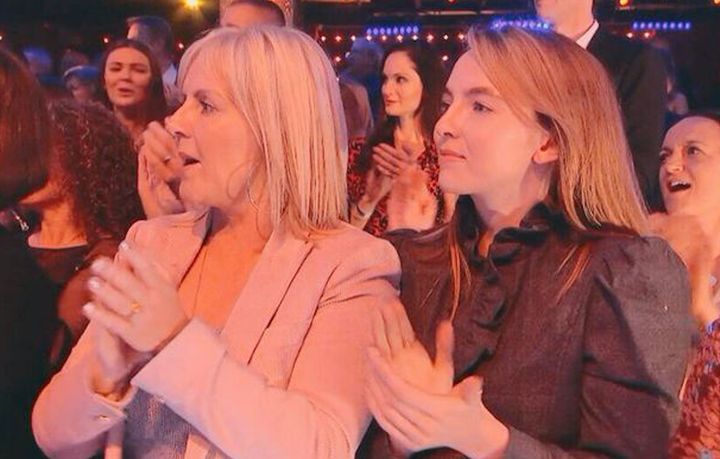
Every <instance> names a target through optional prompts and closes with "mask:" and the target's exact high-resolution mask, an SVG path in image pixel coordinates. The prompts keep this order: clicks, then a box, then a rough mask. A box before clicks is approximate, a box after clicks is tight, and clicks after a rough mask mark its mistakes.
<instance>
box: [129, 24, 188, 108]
mask: <svg viewBox="0 0 720 459" xmlns="http://www.w3.org/2000/svg"><path fill="white" fill-rule="evenodd" d="M126 23H127V27H128V33H127V38H128V39H131V40H137V41H139V42H142V43H144V44H145V45H147V47H148V48H150V50H151V51H152V53H153V55H154V56H155V59H156V60H157V63H158V65H159V66H160V71H161V72H162V81H163V88H164V90H165V98H166V100H167V103H168V106H169V107H170V111H174V110H175V109H176V108H177V107H179V106H180V104H182V100H183V96H182V93H181V92H180V90H179V89H178V87H177V85H176V84H177V67H176V66H175V63H174V55H175V38H174V37H173V32H172V28H171V27H170V24H169V23H168V22H167V21H166V20H165V19H163V18H161V17H159V16H136V17H132V18H129V19H128V20H127V21H126Z"/></svg>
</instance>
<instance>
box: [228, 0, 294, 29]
mask: <svg viewBox="0 0 720 459" xmlns="http://www.w3.org/2000/svg"><path fill="white" fill-rule="evenodd" d="M261 24H265V25H275V26H279V27H282V26H284V25H285V15H284V14H283V11H282V9H280V7H279V6H278V5H277V4H276V3H273V2H271V1H270V0H229V1H228V2H225V3H224V4H223V7H222V9H221V12H220V25H221V26H222V27H247V26H253V25H261Z"/></svg>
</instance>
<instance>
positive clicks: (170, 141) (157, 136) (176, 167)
mask: <svg viewBox="0 0 720 459" xmlns="http://www.w3.org/2000/svg"><path fill="white" fill-rule="evenodd" d="M138 153H140V155H141V156H143V157H145V159H146V160H147V164H148V166H149V168H150V171H151V172H152V173H153V174H155V175H156V176H157V177H158V178H160V179H161V180H162V181H164V182H172V181H176V180H179V179H180V174H181V172H182V159H180V155H179V154H178V148H177V142H176V141H175V138H174V137H173V135H172V134H171V133H170V131H168V130H167V129H166V128H165V127H164V126H163V125H162V124H160V123H158V122H157V121H153V122H152V123H150V124H149V125H148V127H147V129H145V132H143V135H142V142H141V146H140V151H139V152H138Z"/></svg>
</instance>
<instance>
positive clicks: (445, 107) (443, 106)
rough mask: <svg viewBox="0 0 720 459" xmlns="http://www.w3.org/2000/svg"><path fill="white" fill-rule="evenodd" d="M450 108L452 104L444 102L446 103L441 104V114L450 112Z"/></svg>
mask: <svg viewBox="0 0 720 459" xmlns="http://www.w3.org/2000/svg"><path fill="white" fill-rule="evenodd" d="M448 108H450V103H449V102H444V101H443V102H440V113H441V114H442V113H445V112H446V111H447V110H448Z"/></svg>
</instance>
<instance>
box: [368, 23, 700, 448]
mask: <svg viewBox="0 0 720 459" xmlns="http://www.w3.org/2000/svg"><path fill="white" fill-rule="evenodd" d="M443 100H444V114H443V116H442V117H441V118H440V120H439V121H438V123H437V125H436V127H435V141H436V144H437V145H438V151H439V154H440V185H441V187H442V188H443V189H444V190H447V191H449V192H451V193H458V194H460V195H461V196H462V197H461V198H460V202H459V203H458V209H457V212H456V214H455V216H454V218H453V221H452V222H451V223H450V224H449V225H447V226H444V227H442V228H440V229H437V230H432V231H429V232H426V233H421V234H408V235H405V236H402V235H399V236H396V237H395V240H394V243H395V244H396V248H397V249H398V252H399V254H400V259H401V264H402V268H403V278H402V286H403V289H402V290H403V291H402V300H403V302H404V304H405V307H406V308H407V314H406V312H405V311H404V310H403V308H402V307H399V305H398V304H395V305H394V306H393V307H383V308H382V309H381V311H382V317H381V318H379V319H378V320H377V321H376V323H377V326H376V327H375V328H376V330H375V336H376V341H375V346H374V347H375V349H374V350H372V351H371V353H370V362H371V364H372V365H371V375H372V377H371V378H370V382H369V384H368V400H369V403H370V407H371V410H372V412H373V414H374V415H375V417H376V419H377V421H378V423H379V425H380V426H381V427H382V428H383V429H384V430H385V431H386V432H387V434H388V435H389V440H390V442H389V444H388V442H387V441H385V440H384V439H383V438H382V436H381V435H380V434H376V438H374V439H370V440H369V441H368V442H369V443H370V445H369V449H370V451H369V452H367V453H366V455H367V457H387V456H389V455H390V453H388V452H387V451H386V449H387V448H388V447H389V446H392V448H394V452H395V454H397V455H398V456H407V455H410V454H411V453H414V452H418V451H425V453H424V454H423V455H422V457H423V458H426V457H429V458H446V457H460V455H464V456H468V457H471V458H493V457H504V458H540V457H542V458H572V457H577V458H580V457H582V458H591V457H592V458H611V457H612V458H620V457H622V458H643V459H645V458H651V457H652V458H662V457H666V456H667V446H668V440H669V438H670V434H671V432H672V429H673V426H674V422H675V420H676V419H677V414H678V401H677V394H678V391H679V389H680V384H681V381H682V377H683V370H684V368H685V364H686V358H687V353H688V349H689V347H690V336H691V331H692V321H691V319H690V318H689V314H688V305H689V291H688V285H687V283H686V282H685V280H684V279H685V275H684V268H683V265H682V262H681V261H680V259H679V258H678V257H677V256H676V255H675V254H674V252H672V250H670V248H669V246H668V245H667V244H665V243H664V242H663V241H661V240H660V239H656V238H648V237H644V236H643V234H644V228H645V223H646V218H645V211H644V209H643V205H642V204H641V199H640V197H639V194H638V189H637V184H636V183H635V182H634V176H633V171H632V166H631V161H630V157H629V155H628V149H627V145H626V141H625V138H624V137H623V130H622V122H621V117H620V113H619V110H618V106H617V102H616V100H615V98H614V95H613V88H612V85H611V83H610V82H609V80H608V78H607V76H606V74H605V72H604V71H603V69H602V67H601V65H600V64H599V63H598V62H597V61H596V60H595V59H593V58H592V57H590V55H589V54H587V53H586V52H585V51H584V50H582V49H581V48H580V47H578V46H577V45H576V44H574V43H572V42H571V41H569V40H567V39H565V38H563V37H561V36H559V35H556V34H552V33H539V32H538V33H536V32H527V31H523V30H520V29H514V28H508V29H504V30H498V31H479V30H474V31H472V33H471V34H470V49H469V51H468V52H467V53H465V54H464V55H463V56H462V57H461V58H460V60H459V61H458V62H457V64H456V65H455V68H454V69H453V71H452V75H451V76H450V79H449V81H448V83H447V87H446V92H445V95H444V99H443ZM371 440H376V441H375V442H374V444H373V443H372V441H371ZM384 450H385V451H384ZM426 450H427V451H426ZM430 450H431V451H430Z"/></svg>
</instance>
